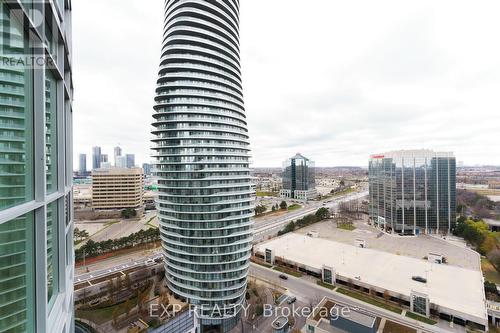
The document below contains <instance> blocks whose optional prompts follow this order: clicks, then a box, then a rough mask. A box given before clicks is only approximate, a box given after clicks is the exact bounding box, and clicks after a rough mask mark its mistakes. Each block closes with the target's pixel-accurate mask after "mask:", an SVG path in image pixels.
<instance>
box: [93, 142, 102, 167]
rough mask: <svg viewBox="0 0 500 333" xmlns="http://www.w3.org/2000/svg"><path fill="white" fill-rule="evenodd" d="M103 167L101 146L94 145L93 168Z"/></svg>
mask: <svg viewBox="0 0 500 333" xmlns="http://www.w3.org/2000/svg"><path fill="white" fill-rule="evenodd" d="M100 167H101V147H97V146H96V147H92V170H94V169H99V168H100Z"/></svg>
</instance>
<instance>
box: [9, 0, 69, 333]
mask: <svg viewBox="0 0 500 333" xmlns="http://www.w3.org/2000/svg"><path fill="white" fill-rule="evenodd" d="M28 4H29V6H28ZM35 14H36V15H37V16H36V17H37V18H38V21H37V20H34V19H33V17H34V16H35ZM36 22H42V24H41V25H35V24H36ZM40 40H42V41H43V43H42V44H41V43H40V42H39V41H40ZM71 52H72V48H71V1H69V0H68V1H53V0H49V1H44V2H40V1H5V0H3V1H0V54H1V56H2V60H5V59H8V60H9V61H2V62H1V63H0V81H1V82H0V124H1V131H0V146H1V149H0V161H1V163H0V175H1V177H0V332H40V333H41V332H56V333H61V332H63V333H69V332H73V331H74V327H73V321H74V320H73V266H74V255H73V219H72V200H71V195H72V176H73V165H72V160H73V158H72V156H73V151H72V149H73V147H72V144H71V143H72V132H71V130H72V125H71V124H72V107H71V105H72V96H73V86H72V75H71V70H72V65H71V59H72V54H71ZM27 59H28V62H26V60H27ZM31 60H33V62H31Z"/></svg>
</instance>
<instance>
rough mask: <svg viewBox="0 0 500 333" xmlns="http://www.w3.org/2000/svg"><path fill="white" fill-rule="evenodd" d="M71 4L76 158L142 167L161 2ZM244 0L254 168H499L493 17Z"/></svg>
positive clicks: (466, 11) (482, 9)
mask: <svg viewBox="0 0 500 333" xmlns="http://www.w3.org/2000/svg"><path fill="white" fill-rule="evenodd" d="M147 3H148V5H147V6H145V5H144V3H143V2H137V1H131V0H129V1H124V0H106V1H98V0H86V1H78V2H75V3H74V4H73V7H74V10H73V16H74V20H73V21H74V22H73V25H74V29H73V30H74V36H73V39H74V59H75V62H74V81H75V89H76V90H75V104H74V107H75V124H74V127H75V154H77V153H80V152H87V153H90V148H91V146H93V145H102V146H103V147H104V150H105V151H106V152H107V153H109V154H111V153H112V151H111V148H112V146H114V145H116V144H118V143H121V144H122V146H123V148H124V150H125V151H127V152H130V153H136V154H137V160H138V161H139V162H143V161H148V160H149V154H150V151H149V147H150V142H149V138H150V134H149V132H150V123H151V114H152V105H153V97H154V88H155V84H156V75H157V71H158V64H159V56H160V48H161V36H162V31H161V29H162V19H163V18H162V11H163V1H161V0H150V1H148V2H147ZM469 4H470V3H467V2H456V1H442V2H441V1H440V2H435V1H419V2H415V1H400V0H393V1H389V0H382V1H376V2H375V1H368V0H366V1H361V0H355V1H334V0H311V1H308V2H307V6H306V5H304V2H303V1H298V0H272V1H269V0H248V1H242V2H241V50H242V54H241V58H242V70H243V84H244V94H245V105H246V110H247V117H248V124H249V131H250V136H251V148H252V150H253V151H252V156H253V161H254V166H280V165H281V162H282V161H283V160H285V159H286V158H287V157H289V156H291V155H293V154H295V153H296V152H299V151H300V152H302V153H303V154H304V155H306V156H308V157H310V158H312V159H313V160H315V161H316V165H318V166H331V165H366V163H367V158H368V156H369V155H370V154H372V153H375V152H383V151H386V150H394V149H403V148H404V149H408V148H430V149H435V150H446V151H448V150H451V151H455V153H456V155H457V158H458V159H459V160H461V161H464V162H466V163H468V164H500V145H499V144H498V143H499V142H500V125H499V124H500V113H499V111H498V110H499V109H500V100H499V99H498V98H497V95H498V91H500V44H498V43H495V42H494V41H495V40H496V39H497V37H498V36H497V32H498V31H500V21H498V20H497V18H496V15H495V13H498V11H499V9H500V4H499V3H498V2H496V1H484V2H481V4H474V6H471V5H469Z"/></svg>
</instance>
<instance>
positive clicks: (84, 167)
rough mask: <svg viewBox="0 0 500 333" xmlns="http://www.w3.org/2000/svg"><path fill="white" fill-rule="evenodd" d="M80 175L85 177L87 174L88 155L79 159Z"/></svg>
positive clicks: (81, 155) (83, 155) (82, 155)
mask: <svg viewBox="0 0 500 333" xmlns="http://www.w3.org/2000/svg"><path fill="white" fill-rule="evenodd" d="M78 162H79V163H78V173H79V174H80V175H85V174H86V173H87V155H86V154H80V156H79V158H78Z"/></svg>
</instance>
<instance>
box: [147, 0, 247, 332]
mask: <svg viewBox="0 0 500 333" xmlns="http://www.w3.org/2000/svg"><path fill="white" fill-rule="evenodd" d="M239 54H240V47H239V1H236V0H224V1H222V0H221V1H205V0H203V1H171V0H166V1H165V24H164V34H163V48H162V54H161V63H160V70H159V76H158V81H157V88H156V98H155V101H156V105H155V107H154V115H153V117H154V121H153V123H152V125H153V127H154V129H153V131H152V133H153V135H154V139H153V142H154V147H153V150H154V155H153V158H154V169H153V173H154V175H155V176H156V177H157V179H158V193H157V194H158V197H157V201H156V204H157V208H158V217H159V221H160V231H161V239H162V244H163V248H164V257H165V269H166V278H167V281H168V285H169V288H170V289H171V290H172V292H174V293H175V294H177V295H178V296H180V297H182V298H184V299H186V300H187V301H188V302H189V303H191V304H192V305H196V306H197V309H198V310H199V311H198V312H199V315H200V330H199V332H201V333H205V332H227V331H229V330H231V329H232V328H233V327H234V326H235V325H236V323H237V320H238V318H239V315H240V313H241V312H240V310H241V308H240V305H241V304H242V303H243V301H244V298H245V291H246V285H247V273H248V267H249V259H250V250H251V247H252V222H251V220H250V219H251V217H252V215H253V197H254V193H253V190H252V187H251V182H250V172H249V142H248V138H249V137H248V131H247V121H246V116H245V109H244V106H243V94H242V83H241V70H240V55H239Z"/></svg>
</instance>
